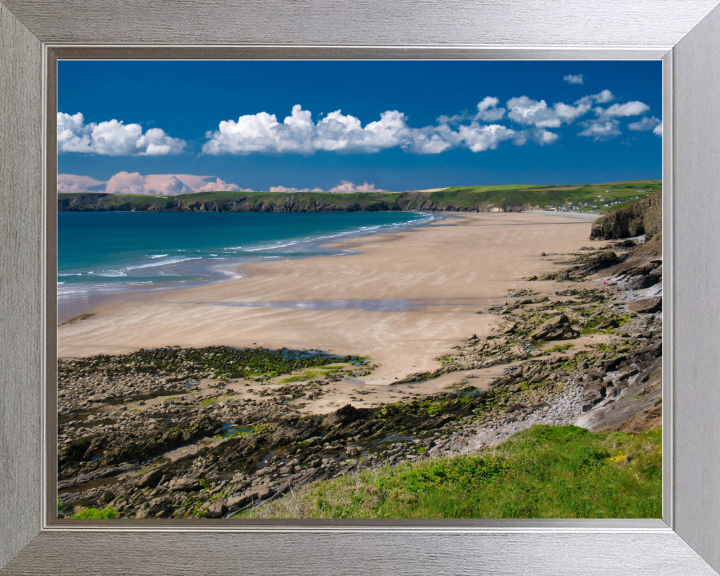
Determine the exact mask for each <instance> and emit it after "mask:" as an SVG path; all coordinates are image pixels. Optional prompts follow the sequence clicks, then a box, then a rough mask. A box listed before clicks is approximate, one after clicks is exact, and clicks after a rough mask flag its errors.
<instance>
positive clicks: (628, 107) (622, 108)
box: [595, 100, 650, 118]
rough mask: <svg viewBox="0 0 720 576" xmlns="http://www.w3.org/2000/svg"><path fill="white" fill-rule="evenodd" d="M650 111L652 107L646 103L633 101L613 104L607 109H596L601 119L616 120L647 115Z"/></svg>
mask: <svg viewBox="0 0 720 576" xmlns="http://www.w3.org/2000/svg"><path fill="white" fill-rule="evenodd" d="M648 110H650V106H648V105H647V104H645V103H644V102H639V101H637V100H633V101H632V102H625V103H624V104H613V105H612V106H608V107H607V108H601V107H599V106H598V107H597V108H595V114H597V115H598V116H600V117H601V118H615V117H618V116H620V117H622V116H639V115H640V114H645V112H647V111H648Z"/></svg>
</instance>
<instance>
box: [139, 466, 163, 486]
mask: <svg viewBox="0 0 720 576" xmlns="http://www.w3.org/2000/svg"><path fill="white" fill-rule="evenodd" d="M162 477H163V472H162V470H159V469H155V470H151V471H150V472H148V473H147V474H145V475H143V476H140V478H138V479H137V481H136V482H135V486H137V487H138V488H155V486H157V485H158V484H159V483H160V480H161V479H162Z"/></svg>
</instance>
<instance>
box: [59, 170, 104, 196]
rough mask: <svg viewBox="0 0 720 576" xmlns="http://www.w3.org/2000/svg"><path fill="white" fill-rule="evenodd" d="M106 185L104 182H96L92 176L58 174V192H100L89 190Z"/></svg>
mask: <svg viewBox="0 0 720 576" xmlns="http://www.w3.org/2000/svg"><path fill="white" fill-rule="evenodd" d="M101 184H105V181H104V180H96V179H95V178H91V177H90V176H79V175H77V174H58V176H57V191H58V192H100V190H89V188H94V187H96V186H100V185H101Z"/></svg>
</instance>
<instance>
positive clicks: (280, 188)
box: [270, 186, 324, 192]
mask: <svg viewBox="0 0 720 576" xmlns="http://www.w3.org/2000/svg"><path fill="white" fill-rule="evenodd" d="M270 192H324V190H323V189H322V188H313V189H312V190H311V189H310V188H287V187H285V186H270Z"/></svg>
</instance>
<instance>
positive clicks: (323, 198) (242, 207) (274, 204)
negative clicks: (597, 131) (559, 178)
mask: <svg viewBox="0 0 720 576" xmlns="http://www.w3.org/2000/svg"><path fill="white" fill-rule="evenodd" d="M328 196H329V197H328ZM379 196H380V197H378V195H371V194H366V195H363V196H362V198H353V197H351V196H350V195H343V194H332V195H328V194H301V193H296V194H291V195H288V194H246V195H242V194H239V195H237V197H234V198H224V199H209V200H208V199H202V198H199V197H197V196H195V197H192V196H191V195H187V196H174V197H159V196H147V197H140V196H125V197H124V196H119V195H115V194H100V193H94V194H93V193H91V194H82V195H68V194H59V195H58V210H59V211H61V212H106V211H111V212H391V211H413V212H418V211H421V212H441V211H454V212H489V211H491V210H492V209H493V207H494V206H495V205H494V204H493V203H491V202H480V203H478V204H476V205H471V206H467V205H461V204H458V203H454V202H453V201H448V200H441V201H436V200H435V199H433V198H432V197H431V195H430V194H428V193H423V192H403V193H402V194H387V195H379ZM538 208H539V207H538V206H531V205H529V204H522V205H518V206H505V207H504V208H503V211H505V212H519V211H522V210H532V209H538ZM496 209H497V208H496Z"/></svg>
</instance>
